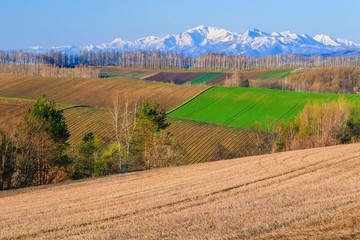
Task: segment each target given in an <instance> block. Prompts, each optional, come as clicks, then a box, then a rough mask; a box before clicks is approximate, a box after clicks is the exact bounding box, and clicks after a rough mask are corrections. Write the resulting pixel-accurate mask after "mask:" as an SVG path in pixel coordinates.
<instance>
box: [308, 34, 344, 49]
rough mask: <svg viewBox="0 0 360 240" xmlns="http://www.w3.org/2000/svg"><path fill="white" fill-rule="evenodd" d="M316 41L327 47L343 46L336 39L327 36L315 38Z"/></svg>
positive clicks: (322, 35) (321, 35)
mask: <svg viewBox="0 0 360 240" xmlns="http://www.w3.org/2000/svg"><path fill="white" fill-rule="evenodd" d="M314 40H315V41H317V42H319V43H322V44H324V45H326V46H335V47H338V46H341V44H340V43H338V42H337V41H336V40H335V39H333V38H332V37H330V36H329V35H325V34H320V35H316V36H314Z"/></svg>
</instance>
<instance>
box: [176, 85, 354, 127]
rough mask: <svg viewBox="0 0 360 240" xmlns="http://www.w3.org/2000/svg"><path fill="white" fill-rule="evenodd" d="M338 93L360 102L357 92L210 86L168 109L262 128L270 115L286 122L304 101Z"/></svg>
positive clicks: (179, 114) (182, 114) (190, 116)
mask: <svg viewBox="0 0 360 240" xmlns="http://www.w3.org/2000/svg"><path fill="white" fill-rule="evenodd" d="M339 96H343V97H344V98H345V99H348V100H351V101H353V102H354V103H356V104H358V105H360V95H337V94H316V93H304V92H292V91H281V90H271V89H257V88H231V87H213V88H211V89H209V90H208V91H205V92H204V93H203V94H201V95H199V96H198V97H196V98H194V99H193V100H192V101H189V102H188V103H186V104H184V105H183V106H181V107H180V108H177V109H175V110H174V111H172V112H170V113H169V116H172V117H177V118H183V119H190V120H196V121H201V122H208V123H213V124H219V125H225V126H232V127H239V128H247V129H249V128H251V127H252V126H253V124H254V123H255V122H259V123H260V124H261V125H262V127H263V129H264V128H265V127H266V122H267V121H268V120H269V118H270V119H273V120H280V119H283V120H285V121H288V120H291V119H293V118H294V117H295V116H296V115H297V114H298V113H299V112H300V111H301V110H302V109H303V107H304V106H305V104H306V103H307V102H324V101H327V100H334V99H337V98H339Z"/></svg>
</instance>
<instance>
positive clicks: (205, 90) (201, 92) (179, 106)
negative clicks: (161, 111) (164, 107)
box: [166, 86, 215, 114]
mask: <svg viewBox="0 0 360 240" xmlns="http://www.w3.org/2000/svg"><path fill="white" fill-rule="evenodd" d="M214 87H215V86H210V87H207V88H205V89H204V90H202V91H200V92H199V93H197V94H195V95H194V96H192V97H191V98H189V99H188V100H186V101H185V102H183V103H181V104H180V105H178V106H176V107H174V108H173V109H170V110H169V111H168V112H167V113H166V114H170V113H172V112H174V111H175V110H177V109H179V108H181V107H182V106H184V105H185V104H187V103H189V102H191V101H192V100H194V99H195V98H197V97H199V96H200V95H202V94H203V93H205V92H207V91H209V90H210V89H212V88H214Z"/></svg>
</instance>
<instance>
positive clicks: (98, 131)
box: [0, 98, 259, 170]
mask: <svg viewBox="0 0 360 240" xmlns="http://www.w3.org/2000/svg"><path fill="white" fill-rule="evenodd" d="M32 103H33V101H31V100H26V99H13V98H12V99H11V98H2V100H0V113H1V115H0V128H3V129H5V130H7V131H8V132H9V133H11V131H12V130H13V129H14V127H15V124H16V123H17V121H18V119H19V118H20V116H21V114H22V113H23V112H24V111H25V110H26V109H28V108H29V107H30V106H31V105H32ZM61 108H63V109H65V110H64V116H65V119H66V123H67V126H68V129H69V131H70V139H69V143H71V144H77V143H79V142H80V141H81V139H82V138H83V136H84V134H85V133H88V132H93V133H94V134H95V136H97V137H100V138H102V139H103V140H104V141H105V142H110V141H112V137H113V130H112V125H111V120H110V117H109V115H108V111H107V110H106V109H103V108H94V107H84V106H76V105H75V106H62V107H61ZM169 122H170V123H171V125H170V127H169V129H168V130H169V131H170V132H171V134H172V135H173V137H174V139H175V140H176V141H177V142H178V143H180V144H181V145H183V146H184V148H185V149H186V153H185V162H183V163H182V164H192V163H199V162H207V161H213V160H219V159H223V158H235V157H241V156H249V155H254V154H259V152H258V150H257V148H256V145H255V143H254V135H253V133H252V132H251V131H248V130H243V129H237V128H231V127H226V126H217V125H213V124H207V123H199V122H195V121H190V120H181V119H176V118H169ZM224 149H226V151H224ZM130 170H132V169H130Z"/></svg>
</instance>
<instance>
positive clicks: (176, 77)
mask: <svg viewBox="0 0 360 240" xmlns="http://www.w3.org/2000/svg"><path fill="white" fill-rule="evenodd" d="M202 73H203V72H160V73H157V74H155V75H153V76H150V77H147V78H144V80H146V81H155V82H164V83H175V84H184V83H186V82H188V81H191V80H192V79H194V78H196V77H197V76H199V75H201V74H202Z"/></svg>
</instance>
